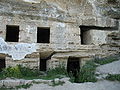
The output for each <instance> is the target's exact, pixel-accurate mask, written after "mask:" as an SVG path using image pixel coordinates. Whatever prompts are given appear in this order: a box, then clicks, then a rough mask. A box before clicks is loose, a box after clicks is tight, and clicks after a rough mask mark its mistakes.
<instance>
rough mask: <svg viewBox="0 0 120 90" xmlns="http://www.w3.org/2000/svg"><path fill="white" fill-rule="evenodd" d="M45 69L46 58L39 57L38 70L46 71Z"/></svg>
mask: <svg viewBox="0 0 120 90" xmlns="http://www.w3.org/2000/svg"><path fill="white" fill-rule="evenodd" d="M46 69H47V59H42V58H40V71H46Z"/></svg>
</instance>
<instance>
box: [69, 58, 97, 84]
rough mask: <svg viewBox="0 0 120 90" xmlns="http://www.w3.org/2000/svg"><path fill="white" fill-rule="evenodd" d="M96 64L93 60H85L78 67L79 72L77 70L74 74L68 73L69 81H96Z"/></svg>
mask: <svg viewBox="0 0 120 90" xmlns="http://www.w3.org/2000/svg"><path fill="white" fill-rule="evenodd" d="M96 67H97V65H96V64H95V63H94V61H93V60H91V61H88V62H86V64H85V65H84V66H82V68H81V69H80V71H79V72H77V75H76V76H73V74H72V73H71V74H69V76H70V81H71V82H72V83H73V82H75V83H83V82H96V81H97V79H96V75H95V70H96Z"/></svg>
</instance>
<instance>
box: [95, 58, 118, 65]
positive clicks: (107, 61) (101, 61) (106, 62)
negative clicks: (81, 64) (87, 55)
mask: <svg viewBox="0 0 120 90" xmlns="http://www.w3.org/2000/svg"><path fill="white" fill-rule="evenodd" d="M117 60H119V59H118V56H110V57H105V58H101V59H98V58H97V59H95V60H94V62H95V63H97V64H100V65H104V64H108V63H111V62H113V61H117Z"/></svg>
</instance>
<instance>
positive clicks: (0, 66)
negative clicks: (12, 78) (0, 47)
mask: <svg viewBox="0 0 120 90" xmlns="http://www.w3.org/2000/svg"><path fill="white" fill-rule="evenodd" d="M5 67H6V63H5V59H4V58H0V71H1V70H2V69H3V68H5Z"/></svg>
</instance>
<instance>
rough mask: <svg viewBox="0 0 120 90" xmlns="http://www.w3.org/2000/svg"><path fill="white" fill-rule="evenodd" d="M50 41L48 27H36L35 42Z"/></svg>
mask: <svg viewBox="0 0 120 90" xmlns="http://www.w3.org/2000/svg"><path fill="white" fill-rule="evenodd" d="M49 42H50V28H41V27H38V28H37V43H49Z"/></svg>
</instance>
